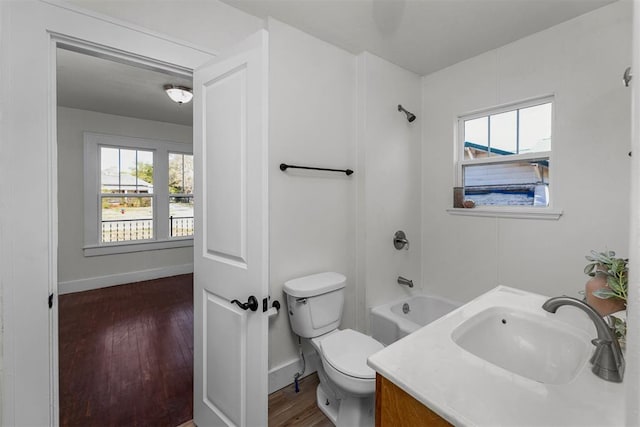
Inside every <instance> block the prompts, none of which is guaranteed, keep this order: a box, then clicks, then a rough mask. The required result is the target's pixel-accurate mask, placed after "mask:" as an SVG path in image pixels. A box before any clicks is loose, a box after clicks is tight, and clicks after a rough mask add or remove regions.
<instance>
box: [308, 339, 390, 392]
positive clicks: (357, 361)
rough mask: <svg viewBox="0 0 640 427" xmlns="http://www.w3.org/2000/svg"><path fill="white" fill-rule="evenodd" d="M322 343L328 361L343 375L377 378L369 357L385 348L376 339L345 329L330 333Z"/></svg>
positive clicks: (364, 378)
mask: <svg viewBox="0 0 640 427" xmlns="http://www.w3.org/2000/svg"><path fill="white" fill-rule="evenodd" d="M320 345H321V347H322V355H323V356H324V359H325V360H326V361H327V363H329V364H330V365H331V366H332V367H333V368H334V369H336V370H337V371H339V372H340V373H342V374H343V375H348V376H350V377H353V378H359V379H363V380H375V378H376V372H375V371H374V370H373V369H371V368H370V367H369V366H368V365H367V358H368V357H369V356H371V355H372V354H373V353H376V352H378V351H380V350H382V349H383V348H384V346H383V345H382V344H380V343H379V342H378V341H376V340H375V339H373V338H371V337H370V336H368V335H364V334H362V333H360V332H358V331H354V330H352V329H344V330H341V331H336V332H335V333H332V334H329V335H328V336H327V337H326V338H324V339H322V341H321V343H320Z"/></svg>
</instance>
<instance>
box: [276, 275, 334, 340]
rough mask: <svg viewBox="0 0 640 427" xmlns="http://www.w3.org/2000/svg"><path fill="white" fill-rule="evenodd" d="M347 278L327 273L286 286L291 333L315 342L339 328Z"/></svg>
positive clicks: (292, 281) (290, 282)
mask: <svg viewBox="0 0 640 427" xmlns="http://www.w3.org/2000/svg"><path fill="white" fill-rule="evenodd" d="M345 283H346V277H344V275H342V274H340V273H333V272H326V273H318V274H313V275H311V276H305V277H299V278H297V279H292V280H289V281H287V282H285V283H284V293H285V294H286V295H287V311H288V313H289V322H290V323H291V329H293V332H295V333H296V334H297V335H299V336H301V337H303V338H313V337H317V336H319V335H323V334H326V333H327V332H330V331H332V330H334V329H337V328H338V325H339V324H340V320H341V319H342V307H343V306H344V286H345Z"/></svg>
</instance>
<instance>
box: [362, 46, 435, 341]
mask: <svg viewBox="0 0 640 427" xmlns="http://www.w3.org/2000/svg"><path fill="white" fill-rule="evenodd" d="M357 61H358V171H359V172H360V173H359V175H358V221H357V229H358V266H357V268H358V280H359V287H358V289H359V291H360V294H359V298H358V315H359V316H360V321H359V325H358V326H359V327H360V328H362V329H363V330H368V327H369V323H368V309H369V308H370V307H372V306H375V305H378V304H382V303H385V302H389V301H392V300H394V299H398V298H401V297H403V296H405V295H408V294H410V293H412V292H416V291H419V290H420V289H421V288H422V281H421V267H420V261H421V248H422V239H421V234H422V232H421V227H420V222H421V215H420V195H421V193H420V187H421V181H420V180H421V157H420V153H421V144H420V139H421V133H420V129H421V124H422V120H423V114H422V106H421V96H420V89H421V87H420V83H421V80H420V77H419V76H418V75H416V74H414V73H412V72H409V71H407V70H405V69H403V68H400V67H398V66H397V65H394V64H392V63H390V62H388V61H386V60H384V59H381V58H379V57H377V56H375V55H372V54H370V53H367V52H365V53H363V54H361V55H359V56H358V59H357ZM398 104H402V106H403V107H405V108H406V109H408V110H409V111H411V112H412V113H414V114H416V115H417V119H416V120H415V121H414V122H413V123H409V122H408V121H407V119H406V116H405V115H404V113H401V112H399V111H398V109H397V106H398ZM397 230H403V231H404V232H405V233H406V234H407V238H408V240H409V242H410V245H409V246H410V247H409V250H401V251H398V250H397V249H395V247H394V246H393V242H392V240H393V235H394V233H395V232H396V231H397ZM398 276H404V277H406V278H408V279H412V280H413V281H414V286H415V287H414V288H413V290H411V289H409V288H407V287H405V286H400V285H398V283H397V277H398ZM363 294H364V295H363Z"/></svg>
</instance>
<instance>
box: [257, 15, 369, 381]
mask: <svg viewBox="0 0 640 427" xmlns="http://www.w3.org/2000/svg"><path fill="white" fill-rule="evenodd" d="M268 29H269V53H270V58H269V60H270V66H269V127H270V129H269V164H270V173H269V192H270V193H269V199H270V258H271V259H270V269H271V272H270V276H271V280H270V282H271V295H272V297H273V298H275V299H278V300H280V302H281V303H283V310H282V311H281V312H280V315H279V316H278V317H277V318H276V319H274V320H273V321H272V322H271V327H270V335H269V367H270V369H271V370H273V369H274V368H277V367H280V366H283V365H287V364H288V363H290V362H292V361H293V362H294V363H295V361H296V360H297V358H298V355H297V349H296V345H297V341H296V339H295V336H294V335H293V333H292V332H291V328H290V326H289V320H288V318H287V312H286V303H285V297H284V295H283V293H282V286H283V283H284V282H285V281H287V280H289V279H293V278H296V277H300V276H305V275H308V274H313V273H318V272H322V271H336V272H339V273H342V274H344V275H345V276H346V277H347V285H346V304H345V310H344V316H343V322H342V326H343V327H354V324H355V304H354V302H355V286H356V277H355V224H354V222H355V221H354V218H355V216H354V215H355V213H354V211H355V196H356V182H355V177H357V176H358V174H359V173H360V171H359V170H358V169H357V168H356V167H355V161H356V156H355V96H356V92H355V77H356V73H355V66H356V64H355V57H354V56H353V55H351V54H349V53H347V52H346V51H343V50H341V49H339V48H337V47H335V46H332V45H330V44H327V43H325V42H323V41H320V40H318V39H316V38H314V37H311V36H309V35H307V34H305V33H303V32H301V31H299V30H297V29H294V28H293V27H290V26H288V25H286V24H283V23H281V22H278V21H276V20H272V19H270V20H269V22H268ZM280 163H289V164H297V165H312V166H313V165H315V166H320V167H329V168H340V169H342V168H351V169H354V170H355V174H354V175H352V176H351V177H347V176H346V175H344V174H337V173H326V172H324V173H314V172H311V171H300V170H295V169H290V170H289V171H287V172H286V173H284V172H282V171H280V169H279V168H278V166H279V164H280ZM295 367H297V364H296V365H295ZM287 380H288V382H291V381H292V378H291V377H289V378H287Z"/></svg>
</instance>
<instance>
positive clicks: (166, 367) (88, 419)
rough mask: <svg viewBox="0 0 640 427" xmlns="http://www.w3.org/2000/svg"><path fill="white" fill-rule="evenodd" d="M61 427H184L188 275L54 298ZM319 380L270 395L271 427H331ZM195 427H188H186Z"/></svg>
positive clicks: (189, 368)
mask: <svg viewBox="0 0 640 427" xmlns="http://www.w3.org/2000/svg"><path fill="white" fill-rule="evenodd" d="M58 300H59V365H60V371H59V375H60V377H59V380H60V425H61V426H62V427H67V426H83V427H84V426H100V427H102V426H105V427H106V426H118V427H120V426H155V427H162V426H166V427H175V426H178V425H189V424H188V423H189V422H190V420H191V419H192V418H193V275H191V274H186V275H181V276H174V277H169V278H164V279H157V280H149V281H145V282H138V283H133V284H129V285H122V286H114V287H109V288H104V289H98V290H93V291H86V292H78V293H74V294H68V295H61V296H60V297H59V299H58ZM317 381H318V377H317V376H316V375H315V374H313V375H310V376H309V377H307V378H305V379H303V380H302V381H301V383H300V393H295V391H294V390H293V387H292V386H290V387H286V388H284V389H282V390H279V391H277V392H275V393H272V394H271V395H270V396H269V426H315V427H324V426H327V427H329V426H331V425H332V424H331V422H330V421H329V419H328V418H326V417H325V416H324V414H322V412H321V411H320V410H319V409H318V408H317V406H316V404H315V389H316V385H317ZM191 425H192V424H191Z"/></svg>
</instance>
